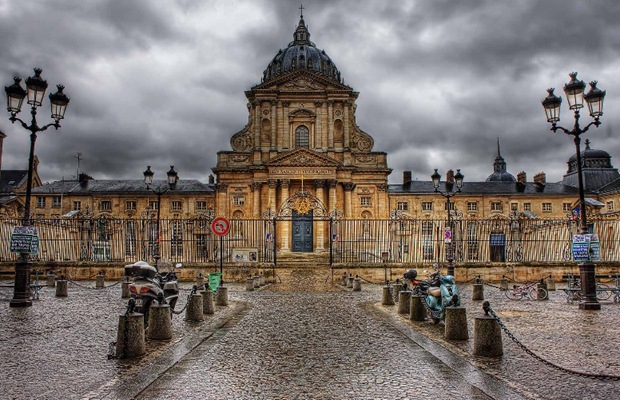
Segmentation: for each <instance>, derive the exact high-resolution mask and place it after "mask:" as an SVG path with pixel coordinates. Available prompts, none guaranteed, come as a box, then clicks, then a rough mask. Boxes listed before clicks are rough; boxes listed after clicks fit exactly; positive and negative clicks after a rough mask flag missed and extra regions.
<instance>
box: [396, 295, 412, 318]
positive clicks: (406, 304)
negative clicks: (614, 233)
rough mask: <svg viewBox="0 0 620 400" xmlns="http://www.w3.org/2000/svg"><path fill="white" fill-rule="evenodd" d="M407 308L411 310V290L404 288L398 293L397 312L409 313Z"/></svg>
mask: <svg viewBox="0 0 620 400" xmlns="http://www.w3.org/2000/svg"><path fill="white" fill-rule="evenodd" d="M409 310H411V292H410V291H408V290H404V291H401V292H400V293H399V295H398V313H399V314H409V313H410V311H409Z"/></svg>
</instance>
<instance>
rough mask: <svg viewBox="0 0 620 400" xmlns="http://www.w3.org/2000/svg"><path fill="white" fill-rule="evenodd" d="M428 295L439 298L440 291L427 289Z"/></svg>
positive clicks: (432, 288)
mask: <svg viewBox="0 0 620 400" xmlns="http://www.w3.org/2000/svg"><path fill="white" fill-rule="evenodd" d="M428 294H430V295H431V296H433V297H441V289H439V288H438V287H429V288H428Z"/></svg>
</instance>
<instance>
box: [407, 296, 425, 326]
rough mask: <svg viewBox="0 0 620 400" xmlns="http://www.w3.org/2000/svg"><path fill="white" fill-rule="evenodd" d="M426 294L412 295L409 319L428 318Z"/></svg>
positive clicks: (420, 319)
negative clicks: (425, 304)
mask: <svg viewBox="0 0 620 400" xmlns="http://www.w3.org/2000/svg"><path fill="white" fill-rule="evenodd" d="M423 301H426V300H424V296H420V295H412V296H411V303H410V305H409V319H410V320H412V321H424V320H425V319H426V307H424V303H422V302H423Z"/></svg>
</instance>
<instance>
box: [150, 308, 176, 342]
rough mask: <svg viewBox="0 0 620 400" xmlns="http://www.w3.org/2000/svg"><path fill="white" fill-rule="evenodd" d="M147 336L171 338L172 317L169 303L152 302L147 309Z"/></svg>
mask: <svg viewBox="0 0 620 400" xmlns="http://www.w3.org/2000/svg"><path fill="white" fill-rule="evenodd" d="M146 331H147V337H148V338H149V339H151V340H170V339H172V317H171V313H170V305H168V304H152V305H151V309H150V310H149V327H148V329H147V330H146Z"/></svg>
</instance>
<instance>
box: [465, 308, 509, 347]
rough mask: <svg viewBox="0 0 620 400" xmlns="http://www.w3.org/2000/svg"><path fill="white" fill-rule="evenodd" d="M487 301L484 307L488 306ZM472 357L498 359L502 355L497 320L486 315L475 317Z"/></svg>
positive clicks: (500, 333)
mask: <svg viewBox="0 0 620 400" xmlns="http://www.w3.org/2000/svg"><path fill="white" fill-rule="evenodd" d="M488 303H489V302H488V301H485V302H484V306H483V308H484V307H487V306H488ZM473 354H474V356H480V357H500V356H501V355H503V354H504V347H503V343H502V330H501V328H500V326H499V323H498V322H497V320H495V318H494V317H492V316H491V315H489V314H488V311H487V310H486V309H485V315H483V316H481V317H476V319H475V322H474V351H473Z"/></svg>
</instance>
